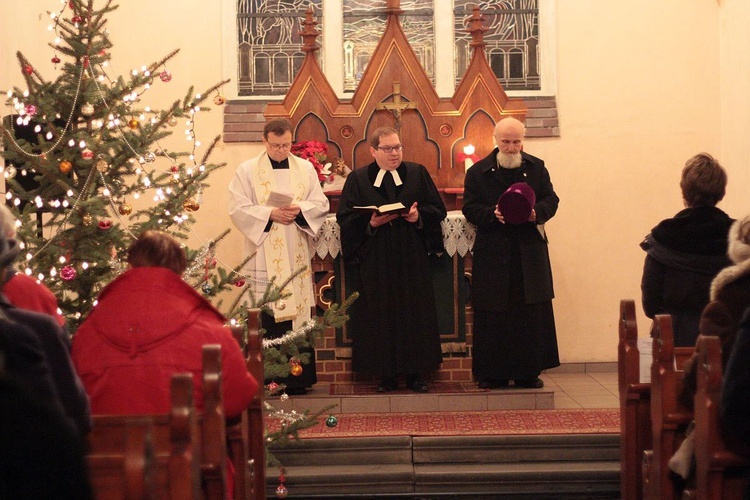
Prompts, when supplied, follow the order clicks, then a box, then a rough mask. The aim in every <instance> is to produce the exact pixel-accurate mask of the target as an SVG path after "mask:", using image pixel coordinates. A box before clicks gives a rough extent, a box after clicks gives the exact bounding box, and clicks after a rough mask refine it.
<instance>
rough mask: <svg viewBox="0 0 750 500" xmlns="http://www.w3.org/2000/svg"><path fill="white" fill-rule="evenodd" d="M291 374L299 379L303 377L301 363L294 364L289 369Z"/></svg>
mask: <svg viewBox="0 0 750 500" xmlns="http://www.w3.org/2000/svg"><path fill="white" fill-rule="evenodd" d="M289 372H290V373H291V374H292V375H294V376H295V377H299V376H300V375H302V365H301V364H299V363H294V364H293V365H292V367H291V368H289Z"/></svg>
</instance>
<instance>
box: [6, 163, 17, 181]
mask: <svg viewBox="0 0 750 500" xmlns="http://www.w3.org/2000/svg"><path fill="white" fill-rule="evenodd" d="M17 173H18V171H17V170H16V167H14V166H13V165H8V166H7V167H5V178H6V179H12V178H13V177H15V176H16V174H17Z"/></svg>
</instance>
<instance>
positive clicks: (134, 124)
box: [128, 118, 141, 130]
mask: <svg viewBox="0 0 750 500" xmlns="http://www.w3.org/2000/svg"><path fill="white" fill-rule="evenodd" d="M140 124H141V122H139V121H138V120H136V119H135V118H131V119H130V120H128V127H130V128H131V129H133V130H135V129H137V128H138V125H140Z"/></svg>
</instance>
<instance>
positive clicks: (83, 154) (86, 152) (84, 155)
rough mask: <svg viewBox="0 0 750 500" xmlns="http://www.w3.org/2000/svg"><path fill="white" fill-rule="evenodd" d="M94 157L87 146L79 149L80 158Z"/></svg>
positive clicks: (88, 158)
mask: <svg viewBox="0 0 750 500" xmlns="http://www.w3.org/2000/svg"><path fill="white" fill-rule="evenodd" d="M93 157H94V152H93V151H91V150H90V149H89V148H86V149H84V150H83V151H81V158H83V159H84V160H90V159H92V158H93Z"/></svg>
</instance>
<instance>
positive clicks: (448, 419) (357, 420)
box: [266, 408, 620, 438]
mask: <svg viewBox="0 0 750 500" xmlns="http://www.w3.org/2000/svg"><path fill="white" fill-rule="evenodd" d="M619 413H620V410H619V409H617V408H611V409H585V410H495V411H468V412H436V413H345V414H336V413H335V412H334V413H332V415H333V416H335V418H336V420H337V423H336V425H335V426H334V427H328V426H327V425H326V416H325V415H324V416H323V417H322V418H321V419H320V422H319V423H318V425H316V426H314V427H311V428H309V429H305V430H303V431H301V432H300V437H301V438H344V437H368V436H462V435H475V436H481V435H514V434H515V435H520V434H616V433H619V432H620V414H619ZM266 423H267V425H268V427H269V429H270V430H275V429H277V428H278V421H275V420H273V419H270V418H269V419H267V422H266Z"/></svg>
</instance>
